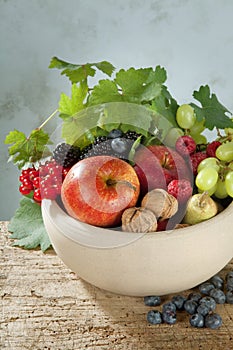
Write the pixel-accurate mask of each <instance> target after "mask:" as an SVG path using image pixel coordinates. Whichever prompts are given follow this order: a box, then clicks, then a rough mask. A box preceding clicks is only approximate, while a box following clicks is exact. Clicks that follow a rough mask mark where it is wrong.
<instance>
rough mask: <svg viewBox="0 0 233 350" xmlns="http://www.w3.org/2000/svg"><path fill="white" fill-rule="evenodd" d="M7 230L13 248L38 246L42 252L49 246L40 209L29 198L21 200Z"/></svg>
mask: <svg viewBox="0 0 233 350" xmlns="http://www.w3.org/2000/svg"><path fill="white" fill-rule="evenodd" d="M8 229H9V231H10V232H13V233H12V235H11V238H12V239H15V240H16V241H15V242H14V243H13V245H15V246H20V247H24V248H25V249H34V248H37V247H38V246H40V248H41V250H42V251H43V252H44V251H45V250H47V249H48V248H49V247H50V246H51V243H50V240H49V237H48V234H47V232H46V229H45V227H44V223H43V219H42V214H41V207H40V205H38V204H37V203H35V202H33V201H32V200H31V199H30V198H26V197H25V198H22V199H21V201H20V207H19V208H18V209H17V210H16V212H15V214H14V216H13V218H12V219H11V220H10V223H9V226H8Z"/></svg>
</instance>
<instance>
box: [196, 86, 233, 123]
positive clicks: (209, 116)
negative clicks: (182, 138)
mask: <svg viewBox="0 0 233 350" xmlns="http://www.w3.org/2000/svg"><path fill="white" fill-rule="evenodd" d="M193 97H194V98H195V99H196V100H197V101H199V102H200V104H201V106H202V108H201V107H200V106H198V105H196V104H194V103H191V106H192V107H193V108H194V110H195V113H196V116H197V120H198V121H201V120H203V119H204V120H205V126H206V127H207V128H208V129H210V130H213V128H214V127H216V128H218V129H224V128H227V127H232V121H231V119H230V118H229V117H228V116H227V114H226V113H230V112H229V110H228V109H227V108H226V107H224V106H223V105H222V104H221V103H220V102H219V101H218V99H217V96H216V95H215V94H214V93H212V94H211V93H210V88H209V86H208V85H205V86H201V87H200V89H199V91H194V93H193Z"/></svg>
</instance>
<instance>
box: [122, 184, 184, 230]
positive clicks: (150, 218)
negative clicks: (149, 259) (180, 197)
mask: <svg viewBox="0 0 233 350" xmlns="http://www.w3.org/2000/svg"><path fill="white" fill-rule="evenodd" d="M177 210H178V201H177V199H176V198H175V197H173V196H172V195H170V194H169V193H168V192H167V191H165V190H164V189H162V188H156V189H154V190H151V191H150V192H148V193H147V194H146V195H145V196H144V197H143V199H142V201H141V207H133V208H128V209H125V210H124V212H123V215H122V219H121V220H122V230H123V231H129V232H135V233H136V232H141V233H147V232H154V231H156V230H157V227H158V222H162V221H164V220H166V219H169V218H171V217H172V216H173V215H175V213H176V212H177Z"/></svg>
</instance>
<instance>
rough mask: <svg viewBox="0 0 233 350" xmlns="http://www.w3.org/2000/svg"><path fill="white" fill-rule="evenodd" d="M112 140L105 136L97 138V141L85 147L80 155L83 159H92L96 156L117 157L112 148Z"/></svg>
mask: <svg viewBox="0 0 233 350" xmlns="http://www.w3.org/2000/svg"><path fill="white" fill-rule="evenodd" d="M111 142H112V141H111V140H109V139H107V138H106V137H105V136H101V137H97V138H96V139H95V141H94V142H93V143H92V144H90V145H88V146H87V147H85V148H84V149H83V150H82V152H81V155H80V158H81V159H84V158H90V157H95V156H113V157H116V156H117V155H116V153H115V152H114V151H113V149H112V147H111Z"/></svg>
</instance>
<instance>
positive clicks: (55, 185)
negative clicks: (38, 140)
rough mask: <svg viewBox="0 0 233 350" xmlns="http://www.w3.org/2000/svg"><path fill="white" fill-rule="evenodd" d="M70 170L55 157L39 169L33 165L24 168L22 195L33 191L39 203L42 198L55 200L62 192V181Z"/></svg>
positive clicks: (20, 187)
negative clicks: (58, 162) (57, 161)
mask: <svg viewBox="0 0 233 350" xmlns="http://www.w3.org/2000/svg"><path fill="white" fill-rule="evenodd" d="M68 171H69V168H63V167H62V166H61V165H59V164H57V163H56V161H55V160H54V159H52V160H49V161H46V162H45V164H42V165H40V167H39V169H35V168H34V167H31V168H28V169H25V170H22V172H21V175H20V177H19V180H20V182H21V185H20V186H19V191H20V193H21V194H22V195H29V194H31V193H32V192H33V199H34V200H35V202H37V203H41V200H42V199H51V200H54V199H56V198H57V196H58V195H59V194H60V193H61V186H62V182H63V180H64V178H65V176H66V175H67V173H68Z"/></svg>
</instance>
